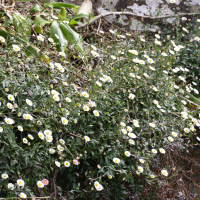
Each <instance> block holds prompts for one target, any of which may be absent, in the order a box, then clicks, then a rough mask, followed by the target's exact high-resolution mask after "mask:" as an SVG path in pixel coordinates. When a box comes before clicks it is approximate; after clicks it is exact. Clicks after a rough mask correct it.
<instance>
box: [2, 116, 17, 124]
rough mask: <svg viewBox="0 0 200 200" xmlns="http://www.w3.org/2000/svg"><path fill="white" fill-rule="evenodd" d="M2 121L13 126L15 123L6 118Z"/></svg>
mask: <svg viewBox="0 0 200 200" xmlns="http://www.w3.org/2000/svg"><path fill="white" fill-rule="evenodd" d="M4 121H5V122H6V124H14V123H15V121H14V120H13V119H11V118H7V117H6V118H5V119H4Z"/></svg>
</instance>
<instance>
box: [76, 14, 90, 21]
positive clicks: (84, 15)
mask: <svg viewBox="0 0 200 200" xmlns="http://www.w3.org/2000/svg"><path fill="white" fill-rule="evenodd" d="M86 17H88V15H86V14H78V15H75V16H74V17H72V20H75V19H80V18H86Z"/></svg>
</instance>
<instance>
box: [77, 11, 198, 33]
mask: <svg viewBox="0 0 200 200" xmlns="http://www.w3.org/2000/svg"><path fill="white" fill-rule="evenodd" d="M109 15H130V16H134V17H139V18H145V19H165V18H170V17H177V16H185V15H187V16H190V15H200V13H179V14H176V15H165V16H158V17H151V16H148V15H147V16H145V15H138V14H135V13H131V12H107V13H104V14H100V15H98V16H96V17H94V18H93V19H91V20H90V21H89V22H88V23H85V24H82V25H80V26H76V28H77V29H80V28H83V27H85V26H88V25H90V24H92V23H94V22H95V21H97V20H98V19H100V18H102V17H106V16H109Z"/></svg>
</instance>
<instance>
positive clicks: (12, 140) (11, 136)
mask: <svg viewBox="0 0 200 200" xmlns="http://www.w3.org/2000/svg"><path fill="white" fill-rule="evenodd" d="M6 135H7V137H8V141H9V142H10V144H11V145H13V144H15V143H16V138H15V134H14V133H13V131H9V132H8V133H7V134H6Z"/></svg>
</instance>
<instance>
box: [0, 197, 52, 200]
mask: <svg viewBox="0 0 200 200" xmlns="http://www.w3.org/2000/svg"><path fill="white" fill-rule="evenodd" d="M49 198H51V197H26V199H32V200H34V199H49ZM0 199H1V200H8V199H21V198H20V197H10V198H0Z"/></svg>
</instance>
